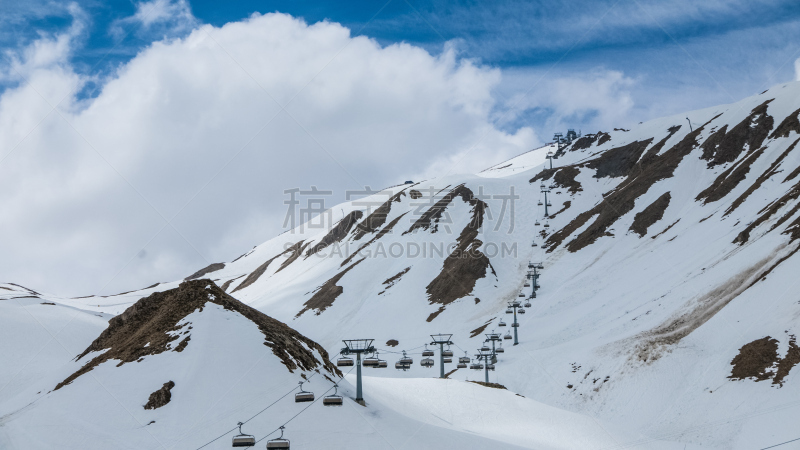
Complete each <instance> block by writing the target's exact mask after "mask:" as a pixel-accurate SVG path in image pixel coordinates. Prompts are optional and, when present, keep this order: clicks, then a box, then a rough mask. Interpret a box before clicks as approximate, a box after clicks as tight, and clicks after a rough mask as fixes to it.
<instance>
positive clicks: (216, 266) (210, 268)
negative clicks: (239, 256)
mask: <svg viewBox="0 0 800 450" xmlns="http://www.w3.org/2000/svg"><path fill="white" fill-rule="evenodd" d="M224 268H225V263H213V264H209V265H208V266H206V267H203V268H202V269H200V270H198V271H197V272H195V273H193V274H191V275H189V276H188V277H186V278H184V280H185V281H188V280H194V279H197V278H200V277H202V276H203V275H205V274H207V273H211V272H216V271H217V270H222V269H224ZM156 285H157V284H156Z"/></svg>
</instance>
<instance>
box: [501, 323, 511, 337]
mask: <svg viewBox="0 0 800 450" xmlns="http://www.w3.org/2000/svg"><path fill="white" fill-rule="evenodd" d="M512 325H513V324H512ZM503 339H505V340H507V341H508V340H511V332H510V331H509V332H508V333H506V335H505V336H503Z"/></svg>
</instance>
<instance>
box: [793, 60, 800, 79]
mask: <svg viewBox="0 0 800 450" xmlns="http://www.w3.org/2000/svg"><path fill="white" fill-rule="evenodd" d="M794 80H795V81H800V58H797V59H796V60H794Z"/></svg>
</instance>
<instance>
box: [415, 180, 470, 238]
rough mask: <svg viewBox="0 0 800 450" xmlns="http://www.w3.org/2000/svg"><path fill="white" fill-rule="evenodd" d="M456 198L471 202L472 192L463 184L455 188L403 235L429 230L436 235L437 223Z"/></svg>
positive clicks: (423, 214)
mask: <svg viewBox="0 0 800 450" xmlns="http://www.w3.org/2000/svg"><path fill="white" fill-rule="evenodd" d="M439 192H441V191H439ZM456 197H461V199H462V200H464V201H465V202H467V203H469V202H470V201H471V200H472V191H471V190H469V189H468V188H467V187H466V186H464V185H463V184H460V185H458V186H456V187H455V188H453V189H452V190H451V191H450V192H448V193H447V194H445V196H444V197H442V198H441V199H440V200H439V201H437V202H436V203H435V204H434V205H433V206H431V207H430V208H428V210H427V211H425V212H424V213H422V215H420V217H419V219H417V220H416V222H414V224H412V225H411V227H410V228H409V229H408V230H407V231H405V232H404V233H403V234H404V235H406V234H408V233H411V232H413V231H414V230H417V229H423V230H430V232H431V233H436V231H438V229H439V221H440V220H441V218H442V216H443V215H444V214H445V210H446V209H447V207H448V206H449V205H450V203H451V202H452V201H453V199H454V198H456ZM484 204H485V203H484Z"/></svg>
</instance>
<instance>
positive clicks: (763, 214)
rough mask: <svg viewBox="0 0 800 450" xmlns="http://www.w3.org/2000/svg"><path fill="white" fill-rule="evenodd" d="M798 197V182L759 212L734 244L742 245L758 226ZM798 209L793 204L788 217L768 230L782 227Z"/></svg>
mask: <svg viewBox="0 0 800 450" xmlns="http://www.w3.org/2000/svg"><path fill="white" fill-rule="evenodd" d="M798 197H800V182H798V183H797V184H795V185H794V186H792V188H791V189H789V191H788V192H787V193H785V194H784V195H783V196H781V198H779V199H778V200H776V201H774V202H772V203H771V204H769V205H767V206H766V207H765V208H764V209H762V210H761V211H759V216H758V217H757V218H756V220H754V221H753V222H751V223H750V225H748V226H747V227H746V228H745V229H744V230H742V231H741V232H740V233H739V234H738V235H737V236H736V239H734V240H733V243H734V244H739V245H742V244H744V243H745V242H747V241H748V240H749V239H750V233H752V231H753V230H755V229H756V227H758V226H759V225H761V224H762V223H764V222H766V221H767V220H769V219H770V218H772V216H774V215H775V214H776V213H777V212H778V211H779V210H780V209H781V208H783V207H784V206H786V204H788V203H789V202H792V201H795V200H797V198H798ZM798 208H800V203H797V204H795V206H794V208H792V209H791V210H790V212H789V214H788V215H784V216H783V217H782V218H781V219H780V220H778V221H777V223H776V224H775V225H773V226H772V228H771V229H770V230H774V229H775V228H776V227H778V226H780V225H782V224H783V223H784V222H785V221H786V220H788V219H789V218H790V217H791V216H792V215H794V213H795V212H797V210H798Z"/></svg>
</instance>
